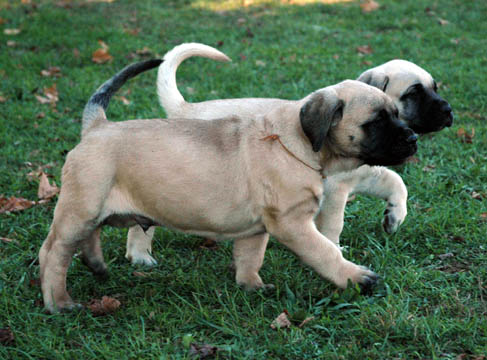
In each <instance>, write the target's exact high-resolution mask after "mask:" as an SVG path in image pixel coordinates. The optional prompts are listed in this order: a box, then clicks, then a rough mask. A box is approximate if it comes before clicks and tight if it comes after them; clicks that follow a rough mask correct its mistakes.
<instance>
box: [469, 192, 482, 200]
mask: <svg viewBox="0 0 487 360" xmlns="http://www.w3.org/2000/svg"><path fill="white" fill-rule="evenodd" d="M484 197H485V196H484V195H483V194H481V193H478V192H476V191H472V199H475V200H482V199H483V198H484Z"/></svg>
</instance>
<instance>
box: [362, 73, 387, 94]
mask: <svg viewBox="0 0 487 360" xmlns="http://www.w3.org/2000/svg"><path fill="white" fill-rule="evenodd" d="M357 80H358V81H361V82H363V83H366V84H368V85H370V86H373V87H376V88H378V89H380V90H382V91H383V92H385V91H386V88H387V84H389V76H387V75H386V74H384V73H383V72H379V71H373V70H368V71H366V72H364V73H363V74H362V75H360V76H359V78H358V79H357Z"/></svg>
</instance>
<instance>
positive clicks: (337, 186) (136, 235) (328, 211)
mask: <svg viewBox="0 0 487 360" xmlns="http://www.w3.org/2000/svg"><path fill="white" fill-rule="evenodd" d="M192 56H201V57H205V58H210V59H213V60H218V61H230V58H229V57H227V56H226V55H225V54H223V53H222V52H220V51H218V50H216V49H214V48H212V47H210V46H207V45H203V44H198V43H187V44H182V45H179V46H176V47H175V48H174V49H172V50H171V51H169V52H168V53H167V54H166V55H165V56H164V62H163V63H162V64H161V66H160V67H159V72H158V78H157V92H158V96H159V101H160V103H161V105H162V107H163V108H164V110H165V111H166V113H167V116H168V117H169V118H198V119H205V120H211V119H214V118H220V117H225V116H230V115H232V114H238V115H239V116H240V117H242V118H253V117H255V116H257V115H260V114H265V113H267V112H268V111H270V110H272V109H275V108H277V107H279V106H282V105H284V104H287V103H290V102H292V101H289V100H282V99H269V98H243V99H222V100H210V101H204V102H200V103H188V102H186V101H185V100H184V98H183V96H182V95H181V93H180V92H179V90H178V88H177V84H176V71H177V68H178V66H179V65H180V64H181V62H182V61H184V60H185V59H187V58H190V57H192ZM358 81H361V82H364V83H366V84H369V85H372V86H374V87H376V88H379V89H380V90H382V91H383V92H385V94H387V95H388V96H389V97H390V98H391V99H392V101H393V102H394V104H395V105H396V107H397V109H398V116H399V119H400V120H401V121H403V122H404V123H405V124H406V125H407V126H409V127H411V128H412V129H413V130H414V131H416V132H418V133H421V134H422V133H426V132H431V131H439V130H441V129H442V128H444V127H445V126H451V124H452V120H453V116H452V111H451V107H450V105H449V104H448V103H447V102H446V101H445V100H444V99H442V98H441V97H440V96H439V95H438V94H437V93H436V90H437V87H436V82H435V81H434V80H433V78H432V77H431V75H430V74H429V73H427V72H426V71H425V70H423V69H421V68H420V67H419V66H417V65H415V64H413V63H410V62H408V61H404V60H392V61H389V62H387V63H385V64H383V65H381V66H378V67H375V68H373V69H370V70H367V71H365V72H364V73H363V74H362V75H360V76H359V78H358ZM367 126H370V127H374V126H376V125H375V124H373V123H371V124H368V125H367ZM350 141H353V139H350ZM382 164H383V165H390V164H387V163H384V162H382ZM371 165H375V164H371ZM323 186H324V196H325V200H324V202H323V206H322V208H321V211H320V212H319V213H318V215H317V217H316V219H315V221H316V225H317V227H318V229H319V230H320V231H321V233H322V234H323V235H325V236H327V237H328V238H330V239H331V240H332V241H334V242H335V243H336V244H338V243H339V238H340V233H341V231H342V229H343V216H344V211H345V205H346V201H347V199H348V197H349V196H350V195H351V194H352V193H360V194H366V195H372V196H375V197H378V198H381V199H384V200H385V201H386V202H387V209H386V211H385V216H384V219H383V221H382V223H383V227H384V230H385V231H386V232H388V233H394V232H395V231H397V229H398V228H399V226H400V224H401V223H402V222H403V221H404V219H405V217H406V214H407V208H406V201H407V189H406V186H405V185H404V182H403V181H402V179H401V177H400V176H399V175H398V174H396V173H395V172H394V171H391V170H388V169H386V168H383V167H378V166H368V165H364V166H362V167H360V168H358V169H356V170H354V171H350V172H345V173H341V174H338V175H335V176H328V177H327V178H326V180H325V181H324V184H323ZM153 234H154V228H150V229H148V230H147V231H146V232H144V231H143V229H141V228H140V227H137V226H136V227H132V228H130V230H129V234H128V239H127V252H126V255H125V256H126V257H127V259H129V260H130V261H131V262H132V263H133V264H144V265H154V264H156V260H155V259H154V258H153V257H152V256H151V252H152V248H151V242H152V237H153Z"/></svg>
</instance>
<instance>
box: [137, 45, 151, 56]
mask: <svg viewBox="0 0 487 360" xmlns="http://www.w3.org/2000/svg"><path fill="white" fill-rule="evenodd" d="M135 53H136V54H137V55H139V56H148V55H152V53H153V51H152V50H151V49H150V48H148V47H147V46H144V47H143V48H142V49H139V50H136V51H135Z"/></svg>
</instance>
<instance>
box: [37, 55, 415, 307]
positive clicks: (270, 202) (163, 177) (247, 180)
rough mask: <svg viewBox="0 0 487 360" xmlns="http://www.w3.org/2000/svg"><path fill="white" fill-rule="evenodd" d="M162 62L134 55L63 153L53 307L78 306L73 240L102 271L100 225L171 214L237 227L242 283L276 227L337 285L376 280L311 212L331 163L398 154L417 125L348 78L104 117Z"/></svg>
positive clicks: (47, 295) (43, 253) (216, 231)
mask: <svg viewBox="0 0 487 360" xmlns="http://www.w3.org/2000/svg"><path fill="white" fill-rule="evenodd" d="M159 63H160V60H149V61H145V62H141V63H137V64H134V65H132V66H128V67H127V68H125V69H123V70H122V71H121V72H120V73H118V74H117V75H115V76H114V77H113V78H112V79H110V80H108V81H107V82H106V83H104V84H103V85H102V86H101V87H100V88H99V89H98V90H97V91H96V92H95V94H93V96H92V97H91V98H90V100H89V102H88V104H87V105H86V107H85V110H84V112H83V118H82V128H83V130H82V138H81V142H80V143H79V144H78V145H77V146H76V147H75V148H74V149H73V150H71V151H70V152H69V153H68V155H67V157H66V162H65V164H64V166H63V170H62V187H61V192H60V195H59V199H58V202H57V204H56V208H55V210H54V219H53V222H52V224H51V227H50V230H49V234H48V236H47V238H46V240H45V241H44V243H43V245H42V247H41V249H40V252H39V263H40V278H41V285H42V293H43V298H44V306H45V307H46V308H47V309H48V310H49V311H50V312H57V311H62V310H69V309H72V308H75V307H78V306H79V304H77V303H75V302H74V301H73V300H72V299H71V297H70V295H69V294H68V292H67V289H66V276H67V271H68V268H69V265H70V263H71V260H72V257H73V254H74V253H75V251H76V250H77V249H81V250H82V257H83V259H84V262H85V264H87V265H88V266H89V267H90V268H91V269H92V270H93V271H94V272H96V273H104V272H106V264H105V262H104V259H103V254H102V250H101V246H100V230H101V228H102V227H103V226H104V225H111V226H122V227H126V226H134V225H137V226H139V227H141V228H143V229H145V228H148V227H149V226H166V227H168V228H171V229H175V230H179V231H182V232H185V233H188V234H194V235H201V236H210V237H212V238H219V239H235V240H234V259H235V265H236V281H237V283H238V284H240V285H242V286H244V287H245V288H258V287H263V286H265V284H264V283H263V282H262V279H261V278H260V276H259V274H258V271H259V269H260V267H261V265H262V260H263V257H264V253H265V247H266V245H267V241H268V239H269V234H271V235H273V236H275V237H276V238H277V239H278V241H280V242H281V243H282V244H283V245H285V246H287V247H288V248H289V249H291V250H292V251H293V252H294V253H296V255H298V256H299V257H300V258H301V260H302V261H303V262H304V263H306V264H308V265H309V266H311V267H312V268H313V269H314V270H315V271H317V272H318V274H320V275H321V276H322V277H324V278H326V279H328V280H330V281H332V282H333V283H334V284H336V285H337V286H339V287H341V288H345V287H346V286H347V283H348V281H351V282H352V283H356V284H359V285H361V286H363V287H365V289H367V288H369V287H370V286H372V285H373V284H374V283H375V281H376V279H377V275H376V274H375V273H374V272H372V271H370V270H369V269H367V268H365V267H362V266H359V265H356V264H354V263H352V262H350V261H348V260H346V259H344V257H343V255H342V253H341V250H340V248H339V247H338V246H336V245H335V244H334V243H333V242H332V241H330V240H329V239H327V238H326V237H325V236H323V235H322V234H321V233H320V232H319V231H318V230H317V229H316V226H315V223H314V221H313V220H314V217H315V215H316V213H317V212H318V211H319V208H320V204H321V202H322V198H323V176H324V175H332V174H334V173H337V172H342V171H349V170H352V169H355V168H357V167H358V166H360V165H362V164H368V163H372V164H399V163H402V162H403V161H404V160H405V159H407V158H408V157H409V156H411V155H412V154H414V153H415V151H416V149H417V146H416V139H417V136H416V134H414V132H413V131H412V130H411V129H409V128H408V127H406V126H405V125H404V123H402V122H400V121H399V119H398V118H397V109H396V106H395V105H394V103H393V102H392V101H391V99H390V98H389V97H388V96H387V95H385V94H384V93H383V92H381V91H380V90H378V89H376V88H374V87H372V86H369V85H366V84H364V83H362V82H358V81H353V80H347V81H343V82H341V83H339V84H336V85H333V86H328V87H326V88H323V89H320V90H318V91H315V92H313V93H311V94H310V95H308V96H306V97H305V98H303V99H301V100H297V101H287V102H282V103H281V104H279V106H275V107H274V108H273V109H271V111H269V112H268V113H267V114H266V115H259V116H254V117H246V118H240V117H238V116H236V115H233V116H227V117H222V118H220V119H214V120H212V121H206V120H194V119H193V120H191V119H174V120H167V119H152V120H132V121H125V122H109V121H108V120H107V118H106V115H105V110H106V108H107V106H108V103H109V100H110V98H111V96H112V95H113V94H114V93H115V92H116V91H117V90H118V89H119V88H120V87H121V86H122V85H123V83H124V82H125V81H126V80H127V79H129V78H131V77H133V76H135V75H137V74H138V73H140V72H143V71H145V70H148V69H150V68H152V67H154V66H157V65H158V64H159ZM237 114H238V112H237Z"/></svg>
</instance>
